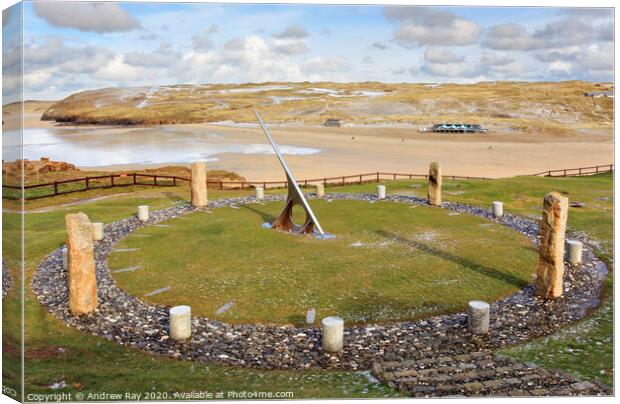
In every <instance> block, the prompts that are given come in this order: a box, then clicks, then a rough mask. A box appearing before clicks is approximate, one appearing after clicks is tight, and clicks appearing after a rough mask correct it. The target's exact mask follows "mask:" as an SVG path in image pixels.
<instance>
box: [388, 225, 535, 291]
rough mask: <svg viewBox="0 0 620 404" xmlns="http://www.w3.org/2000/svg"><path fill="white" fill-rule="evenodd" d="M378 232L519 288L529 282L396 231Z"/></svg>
mask: <svg viewBox="0 0 620 404" xmlns="http://www.w3.org/2000/svg"><path fill="white" fill-rule="evenodd" d="M376 233H377V234H379V235H380V236H382V237H386V238H389V239H391V240H395V241H397V242H399V243H401V244H405V245H408V246H410V247H414V248H417V249H419V250H422V251H424V252H425V253H427V254H431V255H434V256H435V257H437V258H441V259H443V260H446V261H450V262H453V263H455V264H457V265H459V266H461V267H463V268H466V269H469V270H471V271H474V272H477V273H479V274H481V275H484V276H488V277H490V278H494V279H496V280H499V281H501V282H505V283H508V284H511V285H513V286H516V287H518V288H523V287H525V286H527V284H528V283H527V282H526V281H524V280H523V279H520V278H518V277H516V276H514V275H511V274H507V273H504V272H502V271H498V270H497V269H495V268H489V267H486V266H484V265H481V264H479V263H477V262H475V261H472V260H470V259H467V258H463V257H459V256H457V255H453V254H450V253H448V252H445V251H441V250H438V249H436V248H433V247H431V246H429V245H427V244H424V243H421V242H419V241H414V240H408V239H406V238H404V237H401V236H399V235H398V234H394V233H391V232H389V231H385V230H377V231H376Z"/></svg>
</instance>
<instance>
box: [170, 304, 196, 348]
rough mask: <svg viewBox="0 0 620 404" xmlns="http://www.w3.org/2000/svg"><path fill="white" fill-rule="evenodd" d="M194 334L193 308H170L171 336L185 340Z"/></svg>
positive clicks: (177, 339)
mask: <svg viewBox="0 0 620 404" xmlns="http://www.w3.org/2000/svg"><path fill="white" fill-rule="evenodd" d="M191 335H192V308H191V307H189V306H174V307H173V308H171V309H170V338H172V339H174V340H176V341H184V340H186V339H188V338H189V337H190V336H191Z"/></svg>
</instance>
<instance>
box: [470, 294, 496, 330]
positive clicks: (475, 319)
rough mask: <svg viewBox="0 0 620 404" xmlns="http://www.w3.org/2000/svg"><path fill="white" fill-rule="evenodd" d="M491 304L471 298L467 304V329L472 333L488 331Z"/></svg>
mask: <svg viewBox="0 0 620 404" xmlns="http://www.w3.org/2000/svg"><path fill="white" fill-rule="evenodd" d="M490 318H491V306H489V304H488V303H487V302H483V301H482V300H472V301H471V302H469V305H468V306H467V331H469V332H470V333H472V334H486V333H488V332H489V320H490Z"/></svg>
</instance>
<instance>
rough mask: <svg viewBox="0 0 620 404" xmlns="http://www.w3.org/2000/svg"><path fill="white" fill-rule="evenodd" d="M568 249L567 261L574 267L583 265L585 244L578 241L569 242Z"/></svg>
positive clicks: (567, 242)
mask: <svg viewBox="0 0 620 404" xmlns="http://www.w3.org/2000/svg"><path fill="white" fill-rule="evenodd" d="M566 247H567V250H568V254H567V255H568V256H567V261H568V262H570V263H571V264H573V265H579V264H581V260H582V256H583V243H582V242H581V241H577V240H567V241H566Z"/></svg>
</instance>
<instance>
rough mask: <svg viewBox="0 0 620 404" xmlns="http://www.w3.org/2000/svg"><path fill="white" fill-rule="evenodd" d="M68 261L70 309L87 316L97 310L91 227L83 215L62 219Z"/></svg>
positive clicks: (69, 215) (71, 215)
mask: <svg viewBox="0 0 620 404" xmlns="http://www.w3.org/2000/svg"><path fill="white" fill-rule="evenodd" d="M65 222H66V225H67V250H68V253H67V256H68V261H69V270H68V280H69V310H70V311H71V313H73V314H76V315H79V314H88V313H91V312H93V311H94V310H95V309H96V308H97V304H98V300H97V278H96V276H95V254H94V249H93V226H92V224H91V223H90V221H89V220H88V216H86V215H85V214H84V213H70V214H68V215H67V216H65Z"/></svg>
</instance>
